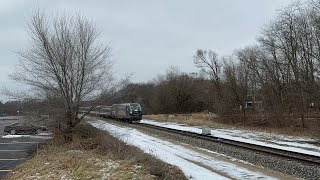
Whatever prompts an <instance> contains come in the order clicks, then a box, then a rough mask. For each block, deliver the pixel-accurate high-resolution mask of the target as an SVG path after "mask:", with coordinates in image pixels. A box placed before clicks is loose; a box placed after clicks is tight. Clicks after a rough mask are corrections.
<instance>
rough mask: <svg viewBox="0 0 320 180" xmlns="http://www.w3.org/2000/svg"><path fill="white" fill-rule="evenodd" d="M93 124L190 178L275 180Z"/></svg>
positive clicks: (141, 135)
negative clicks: (174, 167) (176, 168)
mask: <svg viewBox="0 0 320 180" xmlns="http://www.w3.org/2000/svg"><path fill="white" fill-rule="evenodd" d="M89 123H90V124H91V125H92V126H94V127H96V128H98V129H101V130H104V131H108V132H109V133H110V134H112V135H113V136H115V137H117V138H119V139H121V140H122V141H124V142H126V143H128V144H131V145H134V146H137V147H139V148H140V149H142V150H143V151H144V152H146V153H149V154H152V155H154V156H156V157H157V158H159V159H161V160H162V161H164V162H167V163H169V164H172V165H175V166H177V167H179V168H180V169H181V170H182V171H183V172H184V174H185V175H186V176H187V177H189V178H190V179H217V180H219V179H229V178H233V179H273V178H272V177H270V176H267V175H264V174H262V173H260V172H252V171H250V170H248V169H246V168H244V167H238V166H237V165H234V164H231V163H228V162H224V161H220V160H217V159H215V158H213V157H211V156H208V155H204V154H201V153H199V152H196V151H192V150H190V149H187V148H185V147H183V146H179V145H175V144H173V143H171V142H168V141H164V140H161V139H158V138H155V137H153V136H149V135H146V134H144V133H142V132H140V131H138V130H136V129H131V128H123V127H119V126H116V125H113V124H110V123H107V122H105V121H101V120H96V121H90V122H89Z"/></svg>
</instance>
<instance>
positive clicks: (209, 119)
mask: <svg viewBox="0 0 320 180" xmlns="http://www.w3.org/2000/svg"><path fill="white" fill-rule="evenodd" d="M143 118H144V119H150V120H156V121H162V122H176V123H179V124H187V125H191V126H210V127H215V128H228V129H243V130H254V131H262V132H273V133H277V134H283V135H294V136H307V137H313V138H314V137H315V138H319V136H320V135H319V131H311V130H310V129H307V128H301V127H296V126H286V127H276V126H273V125H268V124H261V123H259V122H256V121H236V120H235V121H234V123H231V122H230V121H223V120H222V118H220V117H219V116H217V115H209V114H208V113H192V114H173V115H169V114H158V115H154V114H153V115H144V116H143Z"/></svg>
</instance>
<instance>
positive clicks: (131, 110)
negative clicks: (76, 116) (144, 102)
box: [79, 103, 142, 123]
mask: <svg viewBox="0 0 320 180" xmlns="http://www.w3.org/2000/svg"><path fill="white" fill-rule="evenodd" d="M87 112H89V114H90V115H93V116H100V117H104V118H111V119H117V120H121V121H126V122H129V123H132V122H140V120H141V119H142V108H141V105H140V104H139V103H122V104H113V105H112V106H96V107H94V108H91V107H81V108H80V109H79V113H87Z"/></svg>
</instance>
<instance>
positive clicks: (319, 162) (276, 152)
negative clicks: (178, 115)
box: [108, 119, 320, 167]
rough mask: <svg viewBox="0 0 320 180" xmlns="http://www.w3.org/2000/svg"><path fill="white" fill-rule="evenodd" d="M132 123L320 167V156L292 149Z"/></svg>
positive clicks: (124, 123) (136, 124)
mask: <svg viewBox="0 0 320 180" xmlns="http://www.w3.org/2000/svg"><path fill="white" fill-rule="evenodd" d="M108 120H109V121H113V122H115V123H118V124H119V123H120V124H123V125H128V123H126V122H123V121H117V120H114V119H108ZM130 125H132V126H141V127H146V128H150V129H157V130H160V131H165V132H170V133H174V134H180V135H183V136H188V137H193V138H198V139H201V140H207V141H211V142H215V143H219V144H223V145H229V146H233V147H236V148H243V149H247V150H252V151H256V152H262V153H266V154H270V155H273V156H277V157H280V158H285V159H288V160H291V161H296V162H300V163H306V164H308V165H314V166H318V167H320V157H319V156H314V155H309V154H304V153H298V152H292V151H288V150H282V149H276V148H271V147H266V146H261V145H257V144H251V143H245V142H240V141H235V140H230V139H225V138H220V137H215V136H213V135H204V134H199V133H195V132H190V131H183V130H178V129H172V128H167V127H161V126H156V125H151V124H144V123H132V124H130Z"/></svg>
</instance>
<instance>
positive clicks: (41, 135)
mask: <svg viewBox="0 0 320 180" xmlns="http://www.w3.org/2000/svg"><path fill="white" fill-rule="evenodd" d="M21 137H27V138H34V139H51V138H52V137H51V136H50V134H47V133H46V134H44V133H43V134H38V135H11V134H8V135H3V136H1V138H4V139H13V138H21Z"/></svg>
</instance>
